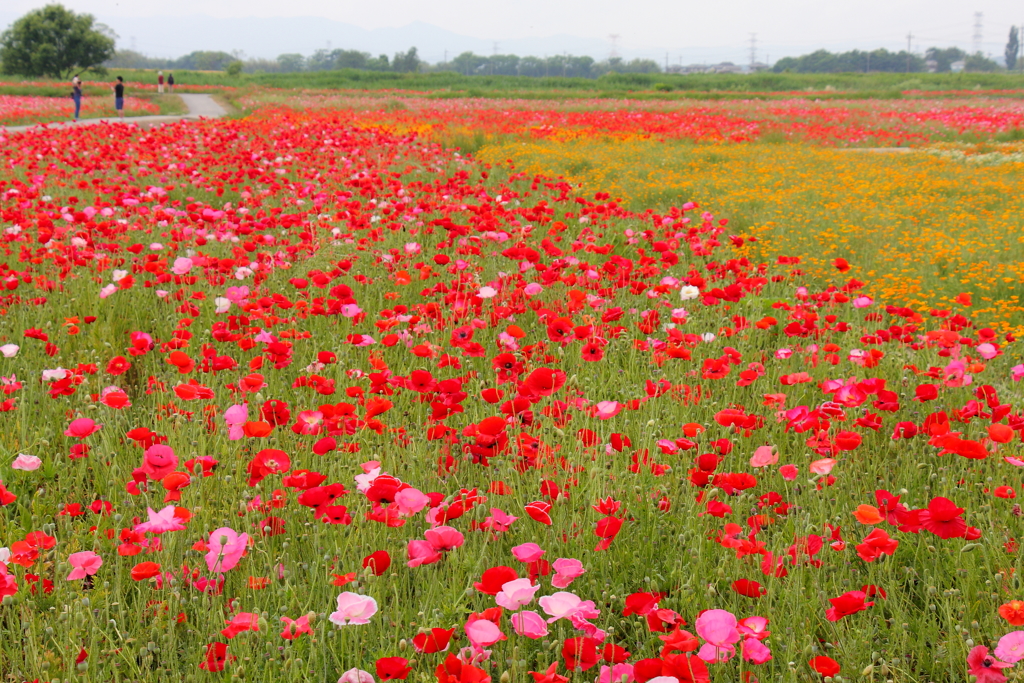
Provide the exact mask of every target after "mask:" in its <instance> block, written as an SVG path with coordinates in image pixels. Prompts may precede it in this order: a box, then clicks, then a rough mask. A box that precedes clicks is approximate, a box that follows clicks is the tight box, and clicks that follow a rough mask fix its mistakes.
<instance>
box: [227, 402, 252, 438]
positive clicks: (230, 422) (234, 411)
mask: <svg viewBox="0 0 1024 683" xmlns="http://www.w3.org/2000/svg"><path fill="white" fill-rule="evenodd" d="M248 420H249V404H248V403H236V404H235V405H233V406H231V407H230V408H228V409H227V410H225V411H224V422H225V424H227V426H228V439H230V440H231V441H238V440H239V439H241V438H243V437H244V436H245V432H244V431H243V427H244V426H245V423H246V422H248Z"/></svg>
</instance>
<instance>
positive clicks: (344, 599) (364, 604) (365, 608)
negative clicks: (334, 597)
mask: <svg viewBox="0 0 1024 683" xmlns="http://www.w3.org/2000/svg"><path fill="white" fill-rule="evenodd" d="M376 613H377V601H376V600H374V599H373V598H371V597H370V596H368V595H359V594H357V593H350V592H348V591H345V592H344V593H342V594H341V595H339V596H338V610H337V611H336V612H332V613H331V616H329V617H328V618H327V619H328V621H330V622H331V623H332V624H337V625H338V626H355V625H361V624H369V623H370V617H372V616H373V615H374V614H376Z"/></svg>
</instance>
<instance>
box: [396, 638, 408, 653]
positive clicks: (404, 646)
mask: <svg viewBox="0 0 1024 683" xmlns="http://www.w3.org/2000/svg"><path fill="white" fill-rule="evenodd" d="M408 649H409V643H408V642H407V641H406V639H405V638H402V639H401V640H400V641H398V651H399V652H405V651H406V650H408Z"/></svg>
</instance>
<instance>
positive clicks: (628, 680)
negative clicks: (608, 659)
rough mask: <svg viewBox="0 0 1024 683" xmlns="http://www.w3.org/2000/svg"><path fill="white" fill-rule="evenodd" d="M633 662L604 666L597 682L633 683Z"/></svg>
mask: <svg viewBox="0 0 1024 683" xmlns="http://www.w3.org/2000/svg"><path fill="white" fill-rule="evenodd" d="M635 680H636V679H635V678H633V665H632V664H612V665H611V666H602V667H601V673H600V674H599V675H598V677H597V683H633V681H635Z"/></svg>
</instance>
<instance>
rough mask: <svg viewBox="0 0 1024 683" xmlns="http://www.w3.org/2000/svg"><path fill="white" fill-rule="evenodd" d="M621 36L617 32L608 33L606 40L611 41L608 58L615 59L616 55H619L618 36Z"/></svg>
mask: <svg viewBox="0 0 1024 683" xmlns="http://www.w3.org/2000/svg"><path fill="white" fill-rule="evenodd" d="M621 37H622V36H620V35H619V34H618V33H611V34H609V35H608V40H610V41H612V51H611V52H609V53H608V59H615V58H616V57H618V56H619V50H618V47H619V38H621Z"/></svg>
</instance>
